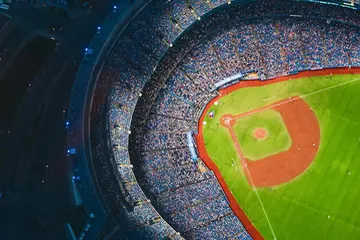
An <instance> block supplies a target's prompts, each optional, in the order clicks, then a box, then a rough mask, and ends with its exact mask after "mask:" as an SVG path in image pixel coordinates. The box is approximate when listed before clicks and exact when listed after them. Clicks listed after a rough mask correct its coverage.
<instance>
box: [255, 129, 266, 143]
mask: <svg viewBox="0 0 360 240" xmlns="http://www.w3.org/2000/svg"><path fill="white" fill-rule="evenodd" d="M253 136H254V138H255V139H259V140H263V139H266V138H267V136H268V132H267V131H266V130H265V129H264V128H256V129H255V130H254V132H253Z"/></svg>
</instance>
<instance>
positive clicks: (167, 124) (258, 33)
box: [93, 0, 360, 239]
mask: <svg viewBox="0 0 360 240" xmlns="http://www.w3.org/2000/svg"><path fill="white" fill-rule="evenodd" d="M154 2H156V1H154ZM226 3H227V1H226V0H209V1H198V0H191V1H176V3H175V2H173V1H168V2H167V3H164V4H163V5H164V6H158V5H156V7H155V6H152V5H151V4H150V6H148V7H147V8H146V9H145V10H144V12H143V14H141V16H140V17H138V18H136V19H135V20H134V21H133V22H132V23H131V24H130V25H129V27H128V29H127V30H126V31H125V32H124V34H123V36H124V37H121V38H120V39H119V40H118V41H117V42H116V43H115V45H114V47H113V48H112V50H111V52H110V54H109V55H108V56H107V58H106V63H105V65H104V66H103V70H102V74H106V78H107V79H111V80H112V81H113V83H112V86H113V87H112V90H111V94H110V96H109V103H108V127H107V128H108V129H106V130H107V131H108V133H109V135H110V137H109V139H110V142H109V146H110V147H109V148H106V146H101V147H99V146H100V145H99V146H94V150H93V151H94V152H96V153H97V156H101V159H106V158H107V157H108V156H106V154H102V152H104V151H107V150H109V151H110V155H111V157H110V159H112V160H113V165H114V166H115V167H114V169H113V170H110V169H109V165H106V164H104V166H107V167H101V164H100V170H99V172H102V173H103V174H104V176H106V177H108V178H110V175H111V174H116V179H117V181H118V184H119V185H120V186H121V189H120V190H118V189H116V188H115V187H114V186H113V185H112V184H113V182H111V187H110V186H108V187H106V189H109V191H111V192H116V193H115V194H111V196H115V198H114V199H115V200H112V203H113V204H115V203H114V201H116V199H118V200H119V201H120V197H119V196H120V195H121V194H123V195H125V200H124V199H123V200H122V201H126V202H127V203H129V204H131V205H132V206H133V207H134V209H133V210H132V211H129V214H128V219H129V221H130V223H131V226H132V227H133V228H136V229H138V230H139V231H144V232H145V233H146V234H149V235H148V237H149V238H151V237H153V238H161V237H164V236H171V237H172V238H175V239H177V238H179V239H181V236H183V237H186V238H190V239H214V238H216V239H224V238H230V239H251V237H250V236H249V235H248V233H247V232H246V231H245V229H244V227H243V226H242V224H241V222H240V221H239V219H238V218H237V217H236V216H235V215H234V213H233V212H232V211H231V209H230V207H229V203H228V201H227V199H226V197H225V196H224V193H223V191H222V189H221V188H220V186H219V184H218V182H217V180H216V177H215V175H214V174H213V172H212V171H210V170H209V169H207V168H206V167H205V166H204V165H203V163H202V162H201V160H199V161H198V162H197V163H194V162H193V160H192V159H191V158H190V153H189V151H188V149H187V142H186V135H185V134H186V132H188V131H189V130H194V129H195V128H196V122H197V117H196V112H197V110H198V109H201V107H202V104H204V102H206V101H207V100H208V99H209V98H211V96H212V94H211V93H210V92H211V89H212V88H213V85H214V83H216V82H217V81H220V80H223V79H224V78H226V77H230V76H232V75H234V74H238V73H241V72H245V71H246V72H248V71H254V72H256V73H257V74H258V76H259V78H261V79H267V78H272V77H275V76H278V75H283V74H288V73H289V72H293V71H301V70H304V69H309V68H320V67H338V66H350V65H351V66H360V45H359V44H358V42H359V41H360V32H359V28H358V27H357V26H353V25H360V20H359V17H358V16H357V15H356V14H355V13H354V11H353V10H351V9H347V8H338V7H335V6H330V5H327V6H325V5H321V4H319V5H317V7H313V5H311V7H309V6H310V4H311V3H303V2H292V1H288V2H282V4H277V3H278V2H277V1H265V2H262V3H249V4H247V5H235V4H234V6H230V5H228V4H226ZM153 4H155V3H153ZM220 5H223V6H221V8H223V11H221V12H220V11H219V12H217V13H214V15H212V16H211V15H210V16H207V18H204V19H205V20H204V21H203V17H202V16H203V15H204V14H205V13H208V12H209V11H210V10H211V9H213V8H215V7H217V6H220ZM231 5H232V4H231ZM289 14H293V15H302V17H301V18H294V17H291V18H290V17H289ZM284 15H286V16H284ZM307 16H309V17H311V18H308V17H307ZM208 19H209V21H207V20H208ZM195 22H196V23H197V24H198V26H200V27H199V28H197V29H196V28H194V29H193V30H192V31H193V32H192V33H193V35H192V36H189V35H183V36H180V34H181V33H182V32H183V31H184V30H185V29H186V28H188V27H189V26H190V25H192V24H193V23H195ZM347 23H349V24H353V25H349V24H347ZM215 26H216V27H215ZM210 33H211V34H210ZM179 39H180V40H179ZM179 41H183V42H187V43H186V44H185V43H184V44H183V45H182V46H183V47H182V48H181V49H180V48H179V49H176V44H177V43H178V42H179ZM171 48H172V50H171ZM174 49H175V50H174ZM167 50H169V51H172V52H173V55H172V58H165V60H164V59H163V56H164V54H165V52H166V51H167ZM174 53H179V54H174ZM160 60H162V61H163V62H164V61H168V62H167V64H163V65H162V66H161V67H159V68H158V69H161V70H162V71H158V73H157V74H153V71H154V69H156V67H157V66H158V64H159V61H160ZM150 78H152V79H154V80H157V79H158V80H159V79H163V80H164V81H152V85H151V86H147V87H146V89H147V91H146V92H144V91H143V89H144V86H145V84H146V83H147V81H148V79H150ZM165 80H166V82H165ZM142 95H146V97H148V98H146V99H151V101H148V102H145V104H144V105H141V106H139V104H138V103H139V101H140V100H139V99H140V98H142ZM145 105H147V106H148V108H146V106H145ZM135 108H139V109H141V110H143V111H140V113H141V114H142V115H144V116H145V117H143V119H145V120H142V122H143V126H144V127H143V128H142V129H141V130H139V132H140V133H141V136H140V137H139V139H140V140H139V141H136V144H137V146H138V149H139V152H138V155H139V156H140V157H139V159H136V160H134V161H137V162H138V165H140V166H141V169H139V171H142V172H143V173H144V174H142V175H141V177H138V178H136V177H135V175H134V172H133V170H134V168H133V166H132V164H131V162H130V157H129V152H128V145H129V135H131V134H132V132H131V131H130V129H131V128H130V127H131V126H130V125H131V123H132V121H134V119H132V117H133V112H134V110H135ZM146 109H149V111H145V110H146ZM135 121H136V119H135ZM100 132H101V130H99V133H98V135H99V136H98V137H99V138H101V136H100V135H101V134H100ZM97 161H98V164H99V163H101V162H102V160H101V161H100V160H98V158H97ZM199 165H202V168H200V167H199ZM200 169H202V170H200ZM135 170H136V169H135ZM106 177H105V178H104V179H106ZM112 181H113V180H112ZM139 183H140V185H141V187H140V185H139ZM106 184H110V181H101V183H100V185H101V186H103V185H106ZM143 190H144V191H146V193H149V195H145V194H144V192H143ZM148 199H151V202H150V200H148ZM153 206H154V207H155V208H156V209H155V208H154V207H153ZM158 212H159V213H160V214H159V213H158ZM167 223H170V225H171V227H170V225H169V224H167ZM175 230H176V231H178V232H180V233H181V235H179V234H178V233H176V231H175Z"/></svg>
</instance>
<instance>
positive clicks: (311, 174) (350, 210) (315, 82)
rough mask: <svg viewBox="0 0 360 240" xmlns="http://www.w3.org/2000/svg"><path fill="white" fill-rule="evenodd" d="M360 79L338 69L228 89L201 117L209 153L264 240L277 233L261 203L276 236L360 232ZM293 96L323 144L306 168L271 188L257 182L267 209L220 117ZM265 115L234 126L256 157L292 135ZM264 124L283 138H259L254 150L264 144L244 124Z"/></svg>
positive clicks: (359, 236) (348, 236) (355, 235)
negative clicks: (305, 107)
mask: <svg viewBox="0 0 360 240" xmlns="http://www.w3.org/2000/svg"><path fill="white" fill-rule="evenodd" d="M358 79H360V75H336V76H335V75H334V76H332V79H329V77H312V78H304V79H297V80H289V81H286V82H279V83H274V84H270V85H267V86H263V87H249V88H243V89H239V90H237V91H235V92H232V93H230V94H228V95H226V96H224V97H223V98H221V99H220V100H219V101H218V102H219V104H218V105H216V106H215V105H214V106H212V107H211V108H210V109H209V111H212V110H215V117H214V118H213V119H210V118H208V117H206V118H205V119H204V120H205V121H206V125H204V128H203V136H204V140H205V147H206V150H207V153H208V155H209V156H210V158H211V159H212V160H213V161H214V163H215V164H216V165H217V166H218V168H219V170H220V172H221V174H222V176H223V177H224V179H225V181H226V183H227V185H228V187H229V188H230V190H231V191H232V193H233V195H234V197H235V198H236V199H237V201H238V203H239V204H240V206H241V208H242V209H243V210H244V212H245V213H246V214H247V216H248V217H249V219H250V220H251V221H252V222H253V223H254V225H255V226H256V228H257V229H258V230H259V231H260V233H261V234H262V235H263V236H264V237H265V239H272V238H273V234H272V231H271V229H270V225H269V223H268V222H267V220H266V218H265V215H264V209H265V211H266V212H267V215H268V218H269V222H270V224H271V226H272V228H273V231H274V233H275V235H276V237H277V239H278V240H282V239H291V240H297V239H299V240H300V239H301V240H304V239H311V240H312V239H314V240H318V239H326V240H328V239H334V240H335V239H336V240H337V239H341V240H342V239H360V207H359V204H360V96H359V95H360V80H359V81H358ZM291 96H302V97H303V99H304V100H305V101H306V102H307V103H308V104H309V105H310V107H311V108H312V109H313V111H314V113H315V114H316V116H317V118H318V120H319V124H320V131H321V139H320V146H319V150H318V153H317V156H316V158H315V160H314V162H313V163H312V164H311V165H310V167H309V169H308V170H307V171H306V172H305V173H304V174H302V175H300V176H299V177H298V178H296V179H295V180H293V181H291V182H288V183H285V184H283V185H281V186H277V187H273V188H272V189H270V188H257V189H256V191H257V192H258V194H259V198H260V199H261V201H262V203H263V206H264V209H263V208H262V207H261V205H260V202H259V199H258V197H257V195H256V194H255V190H254V189H253V188H251V187H250V186H249V184H248V182H247V179H246V177H245V175H244V171H243V169H242V166H241V164H240V160H239V158H238V156H237V153H236V150H235V148H234V144H233V142H232V139H231V136H230V133H229V131H228V129H226V128H225V127H223V126H221V125H220V124H219V121H220V118H221V116H222V115H223V114H232V115H238V114H241V113H243V112H247V111H250V110H253V109H258V108H260V107H262V106H267V105H269V104H271V103H274V102H277V101H280V100H283V99H286V98H288V97H291ZM265 115H266V116H262V117H258V118H256V116H255V115H254V116H253V117H250V118H249V119H245V118H244V119H243V120H242V122H240V123H238V122H237V123H236V124H235V126H234V129H235V131H236V135H237V138H238V139H239V142H240V143H241V145H244V146H247V147H245V149H247V150H245V151H246V152H247V153H246V154H247V155H249V156H252V157H253V158H254V159H258V158H259V157H261V156H263V155H266V154H269V152H272V151H278V150H279V149H284V148H286V147H288V144H289V139H287V138H286V137H285V138H284V137H279V136H281V135H282V134H284V133H283V132H284V130H283V129H282V128H281V127H279V125H281V124H274V125H272V123H270V122H269V121H268V122H266V121H264V119H267V118H270V115H271V113H270V114H269V113H266V114H265ZM261 121H263V122H261ZM263 124H266V128H269V129H270V130H271V134H272V135H276V134H279V136H278V137H276V138H275V139H274V140H276V141H279V142H280V143H279V145H276V147H271V146H270V147H269V146H261V145H257V148H258V153H257V152H256V147H254V144H261V143H256V142H254V139H253V138H251V137H250V136H249V134H248V133H247V129H245V128H246V127H247V126H248V127H249V128H253V127H256V126H257V125H263ZM242 126H244V129H242ZM277 129H278V130H277ZM248 130H249V129H248ZM250 131H251V130H250ZM285 135H286V133H285ZM271 137H272V136H270V138H271ZM286 139H287V140H286ZM290 141H291V139H290ZM290 144H291V142H290ZM263 148H264V149H263ZM254 149H255V150H254ZM274 149H275V150H274Z"/></svg>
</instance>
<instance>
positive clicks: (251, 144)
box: [233, 109, 292, 160]
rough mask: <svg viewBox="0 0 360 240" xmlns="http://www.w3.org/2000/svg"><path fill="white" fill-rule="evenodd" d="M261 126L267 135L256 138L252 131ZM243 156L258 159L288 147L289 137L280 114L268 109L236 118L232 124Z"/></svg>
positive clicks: (289, 143) (289, 144)
mask: <svg viewBox="0 0 360 240" xmlns="http://www.w3.org/2000/svg"><path fill="white" fill-rule="evenodd" d="M257 128H263V129H265V130H266V131H267V137H266V138H264V139H260V140H259V139H257V138H255V137H254V131H255V130H256V129H257ZM233 129H234V131H235V134H236V137H237V139H238V141H239V143H240V146H241V149H242V152H243V153H244V156H245V157H246V158H247V159H249V160H258V159H261V158H265V157H267V156H270V155H273V154H276V153H280V152H283V151H285V150H287V149H289V148H290V146H291V143H292V141H291V137H290V135H289V133H288V131H287V128H286V126H285V123H284V121H283V120H282V117H281V114H280V113H279V112H276V111H274V110H271V109H268V110H265V111H262V112H259V113H255V114H252V115H249V116H245V117H242V118H240V119H238V120H236V123H235V125H234V126H233Z"/></svg>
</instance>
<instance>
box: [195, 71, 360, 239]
mask: <svg viewBox="0 0 360 240" xmlns="http://www.w3.org/2000/svg"><path fill="white" fill-rule="evenodd" d="M341 74H360V67H343V68H324V69H314V70H305V71H301V72H298V73H296V74H292V75H286V76H280V77H276V78H272V79H267V80H244V81H240V82H238V83H235V84H233V85H231V86H228V87H226V88H224V89H221V90H219V95H217V96H216V97H215V98H213V99H212V100H211V101H210V102H208V103H207V104H206V106H205V108H204V109H203V111H202V113H201V116H200V119H199V121H198V135H197V136H196V142H197V147H198V153H199V157H200V158H201V159H202V160H203V162H204V163H205V164H206V166H207V167H208V168H209V169H210V170H212V171H213V172H214V173H215V176H216V178H217V179H218V182H219V184H220V186H221V188H222V189H223V191H224V193H225V195H226V197H227V198H228V201H229V203H230V207H231V209H232V210H233V212H234V213H235V215H236V216H237V217H238V218H239V219H240V221H241V222H242V224H243V225H244V227H245V229H246V231H248V233H249V234H250V235H251V236H252V237H253V238H254V239H263V237H262V236H261V234H260V232H259V231H258V230H257V229H256V228H255V226H254V225H253V224H252V222H251V221H250V219H249V218H248V217H247V216H246V214H245V212H244V211H243V210H242V208H241V206H240V205H239V204H238V202H237V201H236V199H235V197H234V196H233V194H232V193H231V191H230V189H229V187H228V186H227V184H226V182H225V180H224V178H223V176H222V175H221V173H220V171H219V169H218V168H217V166H216V164H215V163H214V162H213V161H212V160H211V158H210V156H209V155H208V154H207V152H206V147H205V142H204V137H203V121H204V119H205V117H206V114H207V112H208V110H209V109H210V108H211V107H212V105H213V104H214V103H215V102H216V101H218V100H220V99H221V98H222V97H223V96H224V95H227V94H229V93H231V92H233V91H236V90H238V89H240V88H242V87H244V82H245V81H246V87H249V86H264V85H267V84H270V83H274V82H283V81H287V80H291V79H298V78H306V77H315V76H326V75H341Z"/></svg>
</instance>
